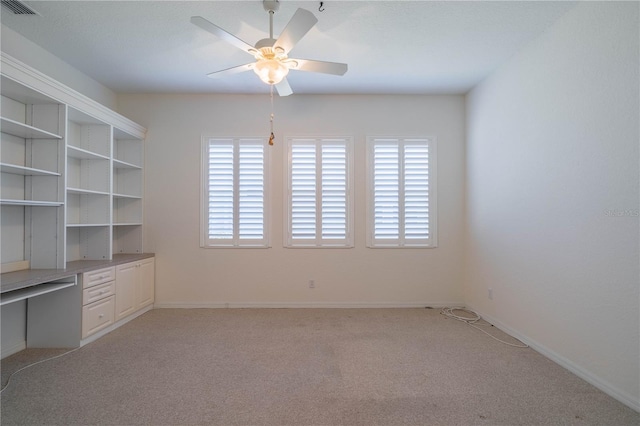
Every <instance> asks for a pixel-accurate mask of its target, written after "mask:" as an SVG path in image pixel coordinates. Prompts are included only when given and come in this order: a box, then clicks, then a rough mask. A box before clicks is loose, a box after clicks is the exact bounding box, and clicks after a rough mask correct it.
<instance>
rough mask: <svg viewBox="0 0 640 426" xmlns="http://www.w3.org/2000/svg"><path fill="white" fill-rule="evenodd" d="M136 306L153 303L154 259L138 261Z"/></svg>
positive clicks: (141, 306)
mask: <svg viewBox="0 0 640 426" xmlns="http://www.w3.org/2000/svg"><path fill="white" fill-rule="evenodd" d="M138 265H140V267H139V268H138V287H137V294H136V296H137V300H136V302H137V303H136V305H137V308H138V309H140V308H144V307H145V306H148V305H150V304H152V303H153V300H154V282H155V261H154V259H145V260H143V261H142V262H140V263H138Z"/></svg>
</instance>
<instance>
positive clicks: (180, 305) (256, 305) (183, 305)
mask: <svg viewBox="0 0 640 426" xmlns="http://www.w3.org/2000/svg"><path fill="white" fill-rule="evenodd" d="M461 305H462V303H461V302H208V303H195V302H160V303H156V304H155V305H154V308H157V309H197V308H208V309H221V308H236V309H238V308H253V309H283V308H291V309H297V308H322V309H326V308H330V309H334V308H425V307H430V308H444V307H447V306H461Z"/></svg>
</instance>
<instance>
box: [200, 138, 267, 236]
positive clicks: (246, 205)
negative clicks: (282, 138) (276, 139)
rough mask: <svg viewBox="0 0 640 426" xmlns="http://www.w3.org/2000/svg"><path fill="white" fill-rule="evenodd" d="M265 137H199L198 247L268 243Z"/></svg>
mask: <svg viewBox="0 0 640 426" xmlns="http://www.w3.org/2000/svg"><path fill="white" fill-rule="evenodd" d="M268 154H269V149H268V146H267V140H266V139H261V138H255V139H251V138H209V137H203V139H202V175H203V185H202V203H201V204H202V224H201V244H200V245H201V247H268V245H269V239H268V227H267V223H268V221H267V216H268V215H267V212H268V200H269V197H268V188H269V185H268V182H269V177H268V169H269V167H268V165H269V155H268Z"/></svg>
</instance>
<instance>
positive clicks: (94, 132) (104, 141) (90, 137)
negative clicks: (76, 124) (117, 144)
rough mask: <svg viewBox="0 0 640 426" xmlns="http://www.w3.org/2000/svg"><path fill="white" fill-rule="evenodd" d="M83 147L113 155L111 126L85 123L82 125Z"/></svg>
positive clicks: (102, 153) (101, 153)
mask: <svg viewBox="0 0 640 426" xmlns="http://www.w3.org/2000/svg"><path fill="white" fill-rule="evenodd" d="M80 138H81V145H80V147H81V148H84V149H86V150H88V151H91V152H95V153H97V154H100V155H104V156H106V157H109V156H111V126H108V125H106V124H83V125H82V126H81V127H80Z"/></svg>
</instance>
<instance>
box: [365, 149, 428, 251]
mask: <svg viewBox="0 0 640 426" xmlns="http://www.w3.org/2000/svg"><path fill="white" fill-rule="evenodd" d="M394 141H395V143H397V144H398V146H404V144H405V143H406V142H409V143H412V144H416V143H424V144H426V145H427V146H428V149H429V157H428V170H429V189H428V191H429V198H428V203H429V216H428V220H429V225H428V233H429V237H428V238H427V239H419V240H416V242H412V241H411V239H407V238H406V235H404V234H403V235H399V236H398V238H393V239H391V238H389V239H382V238H378V239H376V238H375V236H374V233H375V226H376V223H375V206H374V202H375V194H374V178H375V167H374V166H375V164H374V158H373V156H374V149H373V148H374V146H375V144H376V143H378V142H380V143H381V142H387V143H389V142H391V143H393V142H394ZM437 146H438V144H437V139H436V137H435V136H403V137H399V136H367V140H366V169H367V170H366V189H367V190H366V196H367V201H366V203H367V204H366V205H367V214H366V216H367V220H366V227H367V229H366V232H367V247H368V248H375V249H377V248H392V249H403V248H404V249H408V248H409V249H410V248H420V249H423V248H427V249H429V248H436V247H438V208H437V199H438V197H437V176H438V172H437V163H438V161H437ZM401 158H402V155H401V152H400V151H399V153H398V159H399V160H400V159H401ZM403 170H404V161H402V163H401V164H400V163H399V165H398V173H399V174H400V175H402V172H403ZM399 180H400V182H399V184H398V185H399V186H400V185H401V184H403V182H404V176H402V177H399ZM403 193H404V187H402V188H399V197H400V196H401V194H403ZM398 204H399V213H398V215H399V216H401V215H402V212H403V210H404V208H405V207H404V206H403V207H400V203H398ZM404 219H405V218H402V217H399V221H400V224H399V225H398V226H399V230H398V232H399V233H400V232H401V230H402V229H403V228H404V224H405V220H404Z"/></svg>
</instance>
